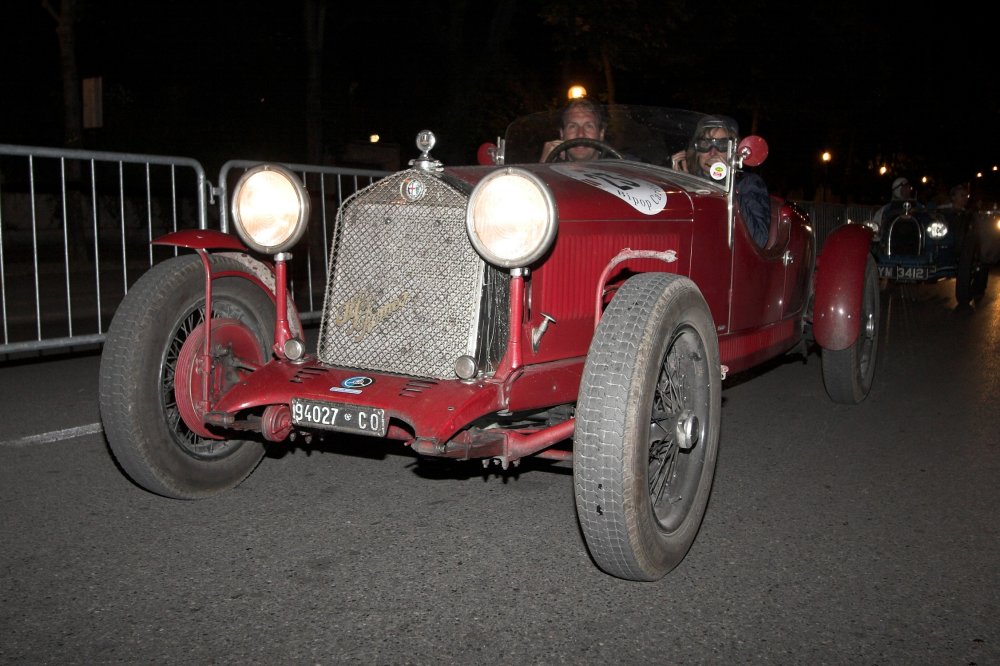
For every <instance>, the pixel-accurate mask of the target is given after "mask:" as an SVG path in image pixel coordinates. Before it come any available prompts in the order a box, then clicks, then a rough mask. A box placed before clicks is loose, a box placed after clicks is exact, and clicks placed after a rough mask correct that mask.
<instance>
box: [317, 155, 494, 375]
mask: <svg viewBox="0 0 1000 666" xmlns="http://www.w3.org/2000/svg"><path fill="white" fill-rule="evenodd" d="M414 179H415V180H417V181H419V182H420V183H421V184H422V185H423V186H424V187H425V188H426V193H425V194H424V196H423V197H422V198H420V199H419V200H417V201H415V202H411V201H408V200H407V199H406V198H404V196H403V192H404V191H405V188H406V187H407V186H408V185H409V186H410V191H411V192H412V191H414V190H419V186H415V185H414V184H413V182H412V181H413V180H414ZM467 199H468V194H467V192H464V191H462V185H460V184H456V185H452V184H449V183H446V182H444V181H442V180H441V179H439V177H437V176H435V175H430V174H427V173H426V172H423V171H416V170H412V169H411V170H409V171H404V172H401V173H398V174H395V175H393V176H389V177H387V178H384V179H382V180H380V181H378V182H376V183H374V184H372V185H370V186H369V187H367V188H365V189H363V190H361V191H359V192H358V193H357V194H355V195H354V196H352V197H351V198H349V199H348V200H346V201H345V202H344V204H343V205H342V206H341V209H340V211H339V212H338V214H337V226H336V230H335V232H334V239H333V245H332V247H331V250H330V275H329V280H328V284H327V291H326V299H325V303H324V305H323V319H322V322H321V324H320V334H319V351H318V354H319V358H320V360H321V361H323V362H324V363H328V364H330V365H340V366H349V367H355V368H359V369H365V370H373V371H382V372H392V373H399V374H404V375H413V376H416V377H435V378H441V379H445V378H453V377H454V376H455V373H454V367H455V360H456V359H457V358H458V357H459V356H461V355H463V354H468V355H470V356H472V357H474V358H475V359H476V360H477V361H478V363H479V367H480V368H481V369H483V370H484V371H485V372H487V373H489V372H492V371H493V370H494V369H495V367H496V364H497V362H498V361H499V359H500V357H501V356H502V355H503V351H504V349H505V348H506V344H507V318H508V317H507V316H508V300H509V294H508V286H509V279H510V278H509V276H508V275H507V274H506V273H504V272H502V271H498V270H497V269H496V268H494V267H492V266H489V265H487V264H486V263H485V262H483V260H482V259H481V258H480V257H479V255H478V254H476V251H475V250H474V249H473V248H472V245H471V244H470V243H469V238H468V235H467V232H466V229H465V203H466V201H467Z"/></svg>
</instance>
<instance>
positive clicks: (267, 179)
mask: <svg viewBox="0 0 1000 666" xmlns="http://www.w3.org/2000/svg"><path fill="white" fill-rule="evenodd" d="M232 213H233V225H234V226H235V227H236V233H238V234H239V235H240V238H242V239H243V242H244V243H246V244H247V245H249V246H250V247H251V248H253V249H254V250H257V251H258V252H263V253H264V254H278V253H279V252H286V251H288V250H290V249H291V248H292V246H294V245H295V244H296V243H297V242H299V239H300V238H302V234H304V233H305V230H306V225H307V224H308V223H309V199H308V197H306V191H305V188H304V187H302V183H301V182H299V179H298V178H296V177H295V174H293V173H292V172H291V171H289V170H288V169H286V168H284V167H281V166H278V165H276V164H262V165H260V166H256V167H253V168H252V169H249V170H247V172H246V173H244V174H243V176H242V177H240V179H239V181H237V183H236V187H235V188H234V190H233V205H232Z"/></svg>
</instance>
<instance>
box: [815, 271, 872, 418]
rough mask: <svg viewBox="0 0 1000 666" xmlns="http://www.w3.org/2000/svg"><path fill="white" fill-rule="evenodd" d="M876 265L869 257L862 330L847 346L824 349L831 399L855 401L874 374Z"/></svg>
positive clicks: (864, 394) (865, 391)
mask: <svg viewBox="0 0 1000 666" xmlns="http://www.w3.org/2000/svg"><path fill="white" fill-rule="evenodd" d="M881 307H882V306H881V300H880V296H879V278H878V269H876V268H875V260H874V259H873V258H872V257H870V256H869V257H868V262H867V264H866V266H865V279H864V284H863V285H862V296H861V312H860V316H861V330H860V331H859V332H858V337H857V339H856V340H855V341H854V344H852V345H851V346H850V347H847V348H846V349H838V350H831V349H823V351H822V354H821V358H822V364H823V384H824V385H825V386H826V392H827V394H828V395H829V396H830V399H831V400H833V401H834V402H837V403H842V404H845V405H856V404H858V403H859V402H861V401H863V400H864V399H865V398H866V397H868V392H869V391H871V388H872V380H873V379H874V377H875V363H876V360H877V358H878V337H879V321H880V320H881V316H882V310H881Z"/></svg>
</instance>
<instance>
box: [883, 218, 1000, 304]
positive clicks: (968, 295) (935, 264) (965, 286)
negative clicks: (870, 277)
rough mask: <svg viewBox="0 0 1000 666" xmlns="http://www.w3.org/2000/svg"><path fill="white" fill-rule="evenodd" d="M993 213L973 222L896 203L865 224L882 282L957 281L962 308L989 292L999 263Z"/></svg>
mask: <svg viewBox="0 0 1000 666" xmlns="http://www.w3.org/2000/svg"><path fill="white" fill-rule="evenodd" d="M996 217H997V216H995V215H992V214H991V211H987V212H979V213H974V214H971V215H969V216H968V217H964V218H963V217H961V216H954V215H948V214H947V213H946V212H945V211H942V210H929V209H927V208H925V207H924V206H922V205H921V204H919V203H917V202H914V201H900V202H894V203H893V204H892V205H891V206H889V207H887V208H883V209H881V210H880V211H879V212H878V213H877V214H876V215H875V217H873V218H872V219H871V220H869V221H868V222H866V223H865V224H866V225H867V226H869V227H870V228H871V229H872V231H873V232H874V236H873V240H872V255H873V256H874V257H875V264H876V267H877V268H878V274H879V277H880V278H882V279H883V280H888V281H892V282H897V283H924V282H936V281H938V280H942V279H945V278H955V299H956V300H957V301H958V302H959V303H960V304H968V303H969V302H970V301H972V300H974V299H976V298H979V297H981V296H982V295H983V294H985V293H986V284H987V281H988V279H989V265H990V263H993V262H995V261H996V257H995V255H996V252H995V251H994V250H993V249H992V248H994V247H996V246H997V245H998V242H997V240H998V239H1000V227H998V225H997V220H996V219H995V218H996Z"/></svg>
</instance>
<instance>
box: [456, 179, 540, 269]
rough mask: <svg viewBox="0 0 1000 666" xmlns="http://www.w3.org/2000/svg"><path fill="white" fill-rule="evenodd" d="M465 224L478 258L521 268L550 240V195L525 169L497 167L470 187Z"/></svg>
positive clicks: (537, 254)
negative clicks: (471, 188) (473, 186)
mask: <svg viewBox="0 0 1000 666" xmlns="http://www.w3.org/2000/svg"><path fill="white" fill-rule="evenodd" d="M465 225H466V228H467V229H468V231H469V239H470V240H471V241H472V246H473V247H474V248H475V249H476V252H478V253H479V254H480V256H482V258H483V259H485V260H486V261H488V262H489V263H491V264H493V265H495V266H500V267H503V268H523V267H525V266H528V265H529V264H531V263H532V262H534V261H536V260H538V259H539V258H540V257H541V256H542V255H543V254H545V253H546V252H547V251H548V249H549V248H550V247H551V246H552V243H553V241H554V240H555V237H556V230H557V228H558V216H557V214H556V202H555V198H554V197H553V196H552V192H551V191H550V190H549V188H548V187H547V186H546V185H545V183H543V182H542V181H541V179H540V178H538V176H536V175H534V174H533V173H531V172H530V171H526V170H524V169H518V168H514V167H509V168H506V169H498V170H497V171H494V172H493V173H491V174H489V175H488V176H486V177H485V178H483V179H482V180H481V181H479V184H478V185H476V187H475V188H474V189H473V190H472V195H471V196H470V197H469V204H468V208H467V209H466V214H465Z"/></svg>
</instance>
